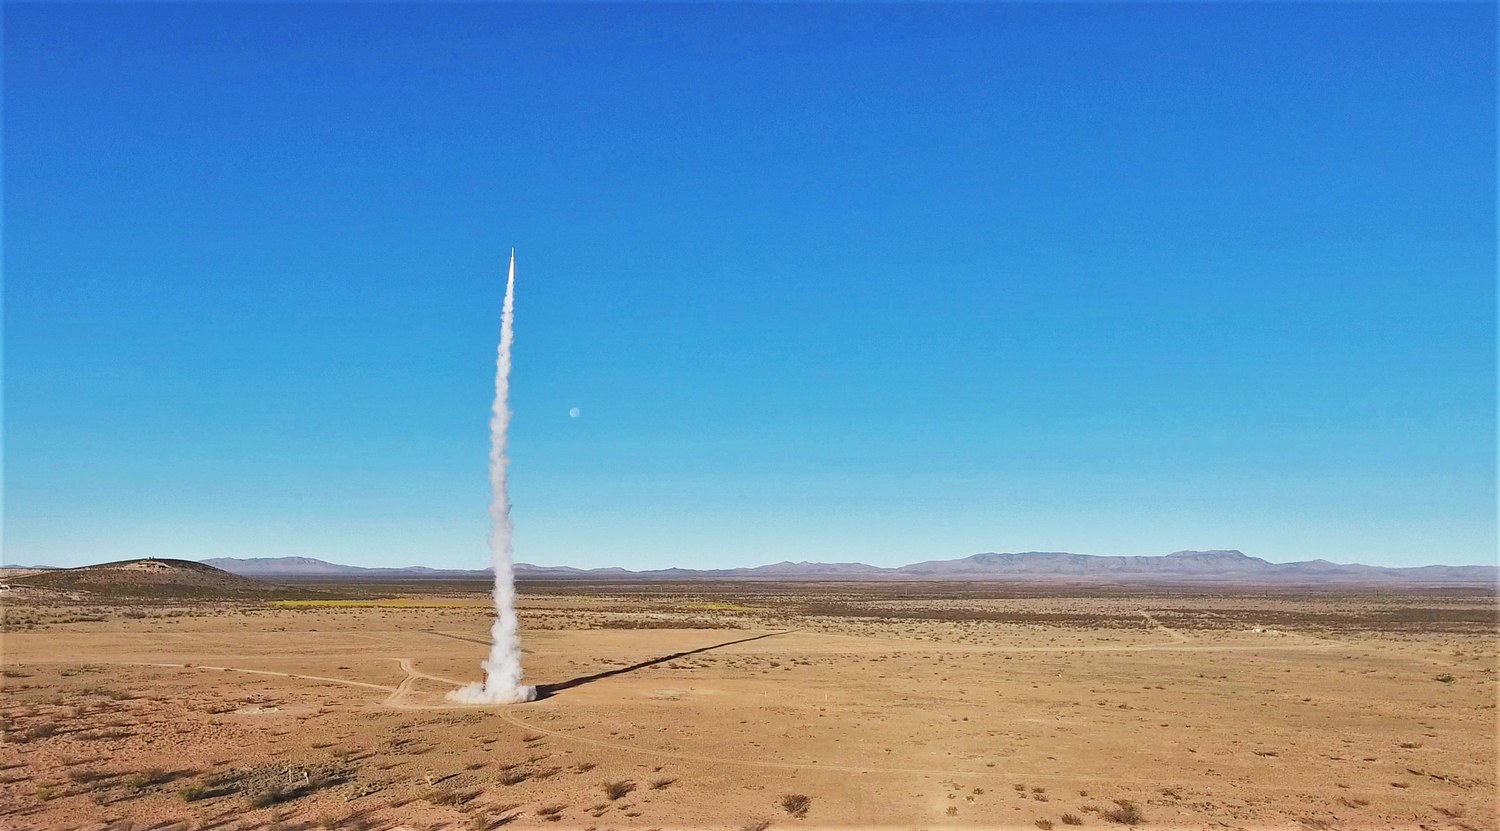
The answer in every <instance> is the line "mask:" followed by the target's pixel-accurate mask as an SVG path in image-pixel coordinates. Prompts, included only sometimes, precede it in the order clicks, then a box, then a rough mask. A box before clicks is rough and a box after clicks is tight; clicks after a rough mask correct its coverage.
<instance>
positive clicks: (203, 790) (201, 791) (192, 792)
mask: <svg viewBox="0 0 1500 831" xmlns="http://www.w3.org/2000/svg"><path fill="white" fill-rule="evenodd" d="M207 795H208V786H206V785H204V784H202V783H201V782H192V783H190V784H187V785H183V786H182V787H180V788H178V789H177V796H178V797H179V798H180V799H181V800H182V801H183V802H197V801H198V800H200V799H202V798H203V797H205V796H207Z"/></svg>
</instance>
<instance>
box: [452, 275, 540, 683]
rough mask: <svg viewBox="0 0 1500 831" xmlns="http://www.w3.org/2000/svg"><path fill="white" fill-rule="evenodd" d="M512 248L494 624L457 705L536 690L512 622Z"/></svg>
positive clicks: (499, 417)
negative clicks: (486, 651) (477, 672)
mask: <svg viewBox="0 0 1500 831" xmlns="http://www.w3.org/2000/svg"><path fill="white" fill-rule="evenodd" d="M515 288H516V250H515V249H514V248H512V249H511V251H510V275H509V276H508V277H507V278H506V280H505V308H504V311H503V312H502V313H501V316H500V349H499V353H498V355H497V357H496V361H495V404H494V408H493V411H492V414H491V416H490V555H491V556H492V557H493V558H494V560H495V625H494V626H493V627H491V629H490V636H491V638H492V639H493V644H492V645H491V646H490V657H489V658H487V659H486V660H485V661H484V662H483V663H482V664H481V666H483V667H484V682H483V683H480V682H477V681H476V682H474V683H472V684H469V685H468V686H466V687H463V688H461V689H457V690H454V691H453V692H450V693H448V698H449V700H451V701H457V702H459V703H461V704H516V703H519V702H522V701H531V700H532V699H534V698H536V687H528V686H525V685H524V684H522V683H521V636H520V631H519V627H520V624H519V622H518V621H517V619H516V581H515V573H514V569H513V568H512V560H511V555H512V546H511V525H510V494H509V491H508V490H507V489H506V484H505V474H506V468H508V467H509V466H510V458H509V457H507V456H506V455H505V445H506V442H507V440H508V435H509V432H510V344H511V341H512V340H513V339H514V337H515V332H514V329H513V320H514V318H515Z"/></svg>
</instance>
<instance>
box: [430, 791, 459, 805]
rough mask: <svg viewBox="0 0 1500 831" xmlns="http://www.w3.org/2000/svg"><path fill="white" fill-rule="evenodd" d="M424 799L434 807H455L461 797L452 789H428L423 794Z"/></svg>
mask: <svg viewBox="0 0 1500 831" xmlns="http://www.w3.org/2000/svg"><path fill="white" fill-rule="evenodd" d="M422 799H424V800H426V801H427V802H431V803H432V804H433V805H453V804H454V803H456V802H458V801H459V795H458V792H457V791H455V790H453V789H452V788H428V789H427V790H426V791H424V792H423V793H422Z"/></svg>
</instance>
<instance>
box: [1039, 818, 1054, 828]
mask: <svg viewBox="0 0 1500 831" xmlns="http://www.w3.org/2000/svg"><path fill="white" fill-rule="evenodd" d="M1036 827H1038V828H1040V829H1042V831H1052V820H1050V819H1039V820H1037V821H1036Z"/></svg>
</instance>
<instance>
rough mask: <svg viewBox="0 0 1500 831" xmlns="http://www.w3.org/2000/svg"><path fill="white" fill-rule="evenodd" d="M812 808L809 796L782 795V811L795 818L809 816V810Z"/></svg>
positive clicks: (797, 794)
mask: <svg viewBox="0 0 1500 831" xmlns="http://www.w3.org/2000/svg"><path fill="white" fill-rule="evenodd" d="M811 807H812V798H811V797H809V796H808V795H807V794H800V793H784V794H782V795H781V809H782V810H783V811H786V812H787V813H788V814H791V815H792V816H794V817H805V816H807V809H808V808H811Z"/></svg>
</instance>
